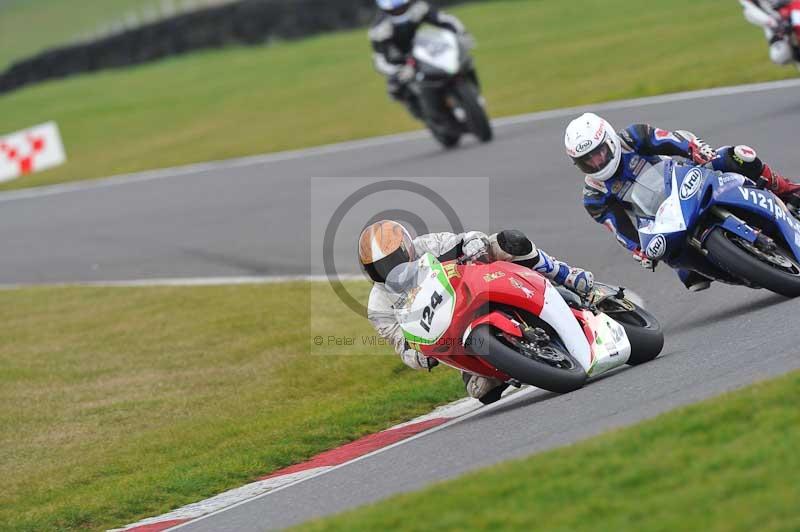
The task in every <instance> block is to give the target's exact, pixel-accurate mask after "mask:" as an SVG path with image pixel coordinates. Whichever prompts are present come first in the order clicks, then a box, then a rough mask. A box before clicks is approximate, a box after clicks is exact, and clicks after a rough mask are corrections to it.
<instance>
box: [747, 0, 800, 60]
mask: <svg viewBox="0 0 800 532" xmlns="http://www.w3.org/2000/svg"><path fill="white" fill-rule="evenodd" d="M739 3H740V4H741V5H742V9H744V18H745V19H747V21H748V22H750V23H751V24H754V25H756V26H759V27H761V28H763V29H764V36H765V37H766V38H767V42H769V58H770V60H771V61H772V62H773V63H775V64H777V65H788V64H790V63H792V62H796V63H798V68H800V48H799V47H798V43H800V2H798V1H797V0H739Z"/></svg>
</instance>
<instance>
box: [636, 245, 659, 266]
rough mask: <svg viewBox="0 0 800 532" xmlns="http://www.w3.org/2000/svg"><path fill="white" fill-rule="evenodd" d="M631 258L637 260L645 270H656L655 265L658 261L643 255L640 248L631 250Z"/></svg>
mask: <svg viewBox="0 0 800 532" xmlns="http://www.w3.org/2000/svg"><path fill="white" fill-rule="evenodd" d="M633 260H635V261H636V262H638V263H639V265H640V266H641V267H642V268H644V269H645V270H650V271H656V266H657V265H658V263H657V262H654V261H653V260H652V259H650V258H649V257H648V256H647V255H645V254H644V252H643V251H642V250H641V249H637V250H636V251H634V252H633Z"/></svg>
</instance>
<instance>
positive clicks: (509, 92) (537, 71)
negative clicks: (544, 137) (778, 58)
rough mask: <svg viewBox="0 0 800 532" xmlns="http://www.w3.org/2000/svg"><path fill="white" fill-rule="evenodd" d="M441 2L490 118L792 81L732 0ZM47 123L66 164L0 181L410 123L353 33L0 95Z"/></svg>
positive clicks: (7, 127)
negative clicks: (470, 48)
mask: <svg viewBox="0 0 800 532" xmlns="http://www.w3.org/2000/svg"><path fill="white" fill-rule="evenodd" d="M453 11H454V12H455V13H457V14H458V15H459V16H460V17H461V18H462V19H463V20H464V21H465V23H466V24H467V25H468V27H469V28H470V30H471V31H472V32H473V33H474V34H475V35H476V37H477V39H478V42H479V48H478V49H477V50H476V56H477V60H478V67H479V71H480V74H481V76H482V79H483V81H484V85H485V87H486V96H487V98H488V102H489V108H490V111H491V113H492V115H494V116H502V115H510V114H516V113H521V112H528V111H535V110H541V109H549V108H555V107H562V106H569V105H578V104H585V103H591V102H599V101H605V100H612V99H620V98H628V97H638V96H646V95H653V94H659V93H664V92H673V91H680V90H686V89H697V88H703V87H712V86H719V85H730V84H737V83H747V82H754V81H760V80H767V79H779V78H785V77H791V76H794V75H795V73H794V72H793V70H791V69H781V68H779V67H776V66H773V65H772V64H771V63H770V62H769V59H768V57H767V48H766V44H765V42H764V39H763V35H762V34H761V33H760V32H759V31H758V29H757V28H755V27H752V26H751V25H749V24H747V23H746V22H745V21H744V19H743V18H742V16H741V13H740V8H739V7H738V5H736V3H735V2H731V1H730V0H706V1H704V2H696V1H695V0H673V1H670V2H656V1H653V0H651V1H647V2H633V3H632V2H629V1H627V0H581V1H577V2H546V1H542V0H495V1H485V2H478V3H473V4H468V5H465V6H461V7H458V8H455V9H454V10H453ZM643 118H646V117H643ZM51 119H54V120H57V121H58V122H59V124H60V126H61V128H62V132H63V134H64V137H65V143H66V147H67V152H68V156H69V159H70V162H69V163H68V164H67V165H66V166H63V167H61V168H58V169H54V170H51V171H48V172H44V173H41V174H37V175H34V176H30V177H27V178H25V179H20V180H17V181H13V182H10V183H7V184H4V185H3V186H2V188H18V187H25V186H34V185H43V184H48V183H56V182H63V181H72V180H78V179H87V178H95V177H101V176H105V175H110V174H117V173H123V172H130V171H137V170H143V169H148V168H157V167H165V166H172V165H179V164H184V163H190V162H197V161H203V160H210V159H220V158H228V157H234V156H241V155H247V154H254V153H263V152H269V151H274V150H282V149H289V148H299V147H304V146H310V145H317V144H321V143H327V142H334V141H342V140H346V139H353V138H360V137H367V136H371V135H378V134H385V133H390V132H396V131H404V130H409V129H414V128H417V127H419V126H418V124H417V123H415V122H413V121H412V120H410V119H409V118H408V117H407V116H406V115H405V112H404V111H403V110H402V109H401V108H400V106H398V105H395V104H393V103H391V102H390V101H389V100H388V99H387V97H386V95H385V89H384V83H383V80H382V79H381V78H380V77H379V76H378V75H377V74H376V73H375V72H373V70H372V66H371V58H370V50H369V45H368V42H367V39H366V34H365V31H364V30H358V31H353V32H344V33H337V34H333V35H328V36H323V37H318V38H313V39H308V40H304V41H301V42H292V43H279V44H275V45H273V46H270V47H255V48H232V49H227V50H223V51H213V52H203V53H197V54H193V55H190V56H184V57H178V58H173V59H169V60H166V61H163V62H159V63H155V64H150V65H145V66H140V67H136V68H132V69H128V70H118V71H106V72H103V73H98V74H95V75H87V76H82V77H79V78H74V79H70V80H65V81H58V82H53V83H48V84H45V85H40V86H34V87H31V88H28V89H24V90H22V91H20V92H16V93H11V94H9V95H6V96H2V97H0V131H12V130H15V129H18V128H22V127H25V126H28V125H31V124H35V123H39V122H42V121H46V120H51ZM690 125H691V124H688V125H687V127H688V126H690Z"/></svg>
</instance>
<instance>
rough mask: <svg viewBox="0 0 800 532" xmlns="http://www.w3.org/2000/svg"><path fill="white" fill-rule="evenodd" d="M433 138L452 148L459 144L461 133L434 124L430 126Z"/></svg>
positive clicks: (447, 147) (445, 147)
mask: <svg viewBox="0 0 800 532" xmlns="http://www.w3.org/2000/svg"><path fill="white" fill-rule="evenodd" d="M428 129H429V130H430V132H431V134H432V135H433V138H435V139H436V141H437V142H438V143H439V144H440V145H441V146H442V148H444V149H446V150H451V149H453V148H455V147H456V146H458V143H459V142H460V141H461V133H455V132H452V131H449V130H444V129H440V128H438V127H434V126H430V125H429V126H428Z"/></svg>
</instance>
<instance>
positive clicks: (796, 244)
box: [714, 174, 800, 260]
mask: <svg viewBox="0 0 800 532" xmlns="http://www.w3.org/2000/svg"><path fill="white" fill-rule="evenodd" d="M726 175H727V174H726ZM714 202H715V203H716V204H717V205H721V206H724V207H731V208H735V209H737V210H743V211H747V212H751V213H753V214H755V215H757V216H758V217H759V218H760V219H762V220H764V221H765V222H767V223H769V224H771V225H772V226H773V227H774V228H775V229H777V231H778V232H779V233H780V235H781V236H782V237H783V239H784V241H785V242H786V244H787V245H788V246H789V249H790V250H791V251H792V254H794V256H795V258H796V259H797V260H800V221H798V220H797V219H796V218H795V217H794V216H792V215H791V213H789V211H788V209H787V208H786V205H785V204H784V203H783V201H782V200H781V199H780V198H778V197H777V196H775V195H774V194H773V193H772V192H770V191H768V190H762V189H758V188H753V187H748V186H745V185H744V183H742V184H740V185H739V186H736V187H728V188H726V190H724V191H718V192H717V193H715V196H714ZM729 220H730V218H729ZM739 225H740V224H739ZM733 227H735V226H734V224H729V225H726V226H725V228H726V229H729V230H732V231H733V232H735V233H736V234H737V235H739V236H741V237H742V238H745V239H747V234H746V233H745V232H744V231H736V230H735V229H733ZM747 229H748V230H749V231H754V229H753V228H751V227H749V226H748V227H747ZM748 240H750V241H751V242H753V241H755V238H752V239H748Z"/></svg>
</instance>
